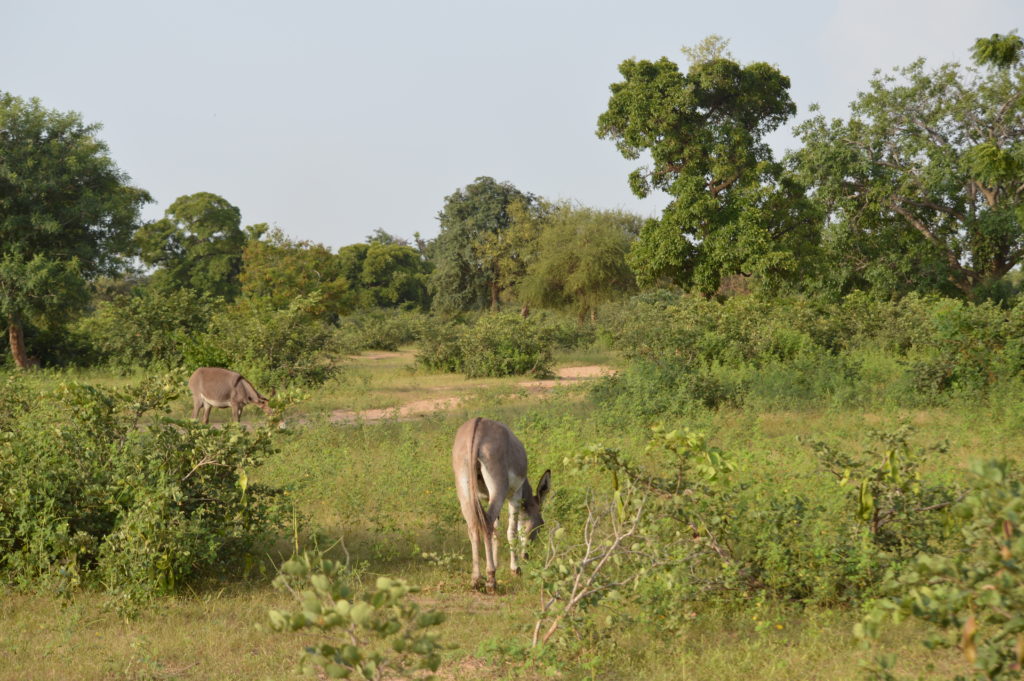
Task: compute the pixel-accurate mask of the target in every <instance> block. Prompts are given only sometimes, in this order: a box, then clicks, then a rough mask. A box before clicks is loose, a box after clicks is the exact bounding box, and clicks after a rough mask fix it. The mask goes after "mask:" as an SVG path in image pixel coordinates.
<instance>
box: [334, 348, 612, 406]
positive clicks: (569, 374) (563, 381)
mask: <svg viewBox="0 0 1024 681" xmlns="http://www.w3.org/2000/svg"><path fill="white" fill-rule="evenodd" d="M364 359H365V356H364ZM374 359H376V358H374ZM381 359H383V357H381ZM613 373H615V370H614V369H611V368H610V367H606V366H601V365H596V364H594V365H590V366H579V367H563V368H561V369H558V370H556V371H555V378H548V379H543V380H537V381H520V382H519V383H516V386H517V387H520V388H525V389H526V390H527V391H528V392H529V393H531V394H539V393H543V392H547V391H549V390H552V389H554V388H556V387H558V386H565V385H573V384H575V383H579V382H580V381H585V380H587V379H591V378H595V377H598V376H609V375H611V374H613ZM461 401H462V398H461V397H458V396H452V397H435V398H430V399H425V400H414V401H412V402H406V403H405V404H403V405H401V406H400V407H389V408H387V409H364V410H363V411H352V410H346V409H335V410H334V411H332V412H331V418H330V420H331V421H332V422H334V423H355V422H357V421H362V422H363V423H375V422H377V421H383V420H385V419H396V420H398V421H408V420H410V419H413V418H416V417H418V416H425V415H427V414H433V413H434V412H438V411H446V410H448V409H454V408H455V407H457V406H458V405H459V403H460V402H461Z"/></svg>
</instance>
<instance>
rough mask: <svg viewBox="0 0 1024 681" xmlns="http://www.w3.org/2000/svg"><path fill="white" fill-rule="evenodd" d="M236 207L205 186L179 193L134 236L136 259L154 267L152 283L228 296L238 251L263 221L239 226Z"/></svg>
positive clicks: (233, 289) (232, 292)
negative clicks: (247, 225)
mask: <svg viewBox="0 0 1024 681" xmlns="http://www.w3.org/2000/svg"><path fill="white" fill-rule="evenodd" d="M241 223H242V212H241V211H240V210H239V209H238V208H237V207H236V206H233V205H232V204H230V203H229V202H228V201H226V200H225V199H224V198H222V197H220V196H217V195H216V194H211V193H209V192H198V193H196V194H189V195H187V196H181V197H179V198H178V199H177V200H175V201H174V203H172V204H171V205H170V207H168V209H167V210H166V211H165V212H164V217H163V219H161V220H156V221H154V222H151V223H148V224H146V225H144V226H143V227H142V228H141V229H140V230H139V231H138V233H137V234H136V236H135V240H136V243H137V245H138V249H139V256H140V257H141V259H142V261H143V262H144V263H146V264H147V265H150V266H155V267H157V268H158V269H157V271H156V272H155V273H154V275H153V283H154V284H156V285H158V286H161V285H162V286H171V287H182V286H184V287H188V288H191V289H194V290H196V291H200V292H204V293H209V294H211V295H216V296H222V297H224V298H227V299H228V300H231V299H233V298H234V297H235V296H237V295H238V293H239V292H240V291H241V284H240V283H239V280H238V277H239V274H241V271H242V251H243V250H244V249H245V246H246V244H247V243H248V241H249V240H250V239H258V238H259V237H260V236H261V235H262V234H263V232H264V231H265V230H266V229H267V227H266V225H256V226H252V227H247V228H246V229H245V230H243V229H242V228H241Z"/></svg>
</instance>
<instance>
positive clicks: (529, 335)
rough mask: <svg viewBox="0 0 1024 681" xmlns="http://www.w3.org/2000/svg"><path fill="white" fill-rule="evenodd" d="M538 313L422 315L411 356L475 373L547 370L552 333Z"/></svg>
mask: <svg viewBox="0 0 1024 681" xmlns="http://www.w3.org/2000/svg"><path fill="white" fill-rule="evenodd" d="M544 319H545V318H544V317H543V316H534V317H522V316H521V315H518V314H515V313H511V312H499V313H489V314H483V315H480V316H479V317H478V318H477V319H476V320H475V322H473V323H472V324H464V323H462V322H460V321H458V320H449V319H443V318H438V317H427V318H425V319H424V320H423V321H422V323H421V324H420V327H419V330H418V340H417V343H416V347H417V353H416V360H417V362H419V363H420V364H422V365H423V366H425V367H427V368H429V369H434V370H437V371H449V372H463V373H465V374H466V376H467V377H468V378H475V377H479V376H518V375H523V374H533V375H535V376H549V375H551V365H552V363H553V361H554V360H553V359H552V356H551V347H552V344H553V339H554V337H555V335H556V334H555V333H553V332H552V330H551V328H550V327H545V322H544Z"/></svg>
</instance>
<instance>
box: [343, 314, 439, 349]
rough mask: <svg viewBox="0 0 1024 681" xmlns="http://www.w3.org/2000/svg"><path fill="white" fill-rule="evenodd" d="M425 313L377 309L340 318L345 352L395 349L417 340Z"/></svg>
mask: <svg viewBox="0 0 1024 681" xmlns="http://www.w3.org/2000/svg"><path fill="white" fill-rule="evenodd" d="M423 317H424V315H423V313H422V312H418V311H415V310H395V309H383V308H382V309H375V310H370V311H365V312H356V313H354V314H351V315H348V316H347V317H342V318H341V319H340V320H338V330H337V332H336V337H337V342H338V345H339V346H340V349H341V351H342V352H345V353H348V354H354V353H357V352H362V351H363V350H387V351H392V352H393V351H395V350H398V348H399V347H400V346H402V345H408V344H409V343H412V342H413V341H415V340H416V337H417V331H418V329H419V328H420V325H421V323H422V319H423Z"/></svg>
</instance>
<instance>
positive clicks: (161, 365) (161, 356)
mask: <svg viewBox="0 0 1024 681" xmlns="http://www.w3.org/2000/svg"><path fill="white" fill-rule="evenodd" d="M223 306H224V301H223V300H222V299H220V298H215V297H212V296H209V295H206V294H201V293H196V292H195V291H193V290H191V289H177V290H173V291H168V290H162V289H159V288H157V287H152V286H151V287H146V288H144V289H143V290H142V291H141V292H140V293H138V294H133V295H125V296H121V297H119V298H116V299H115V300H113V301H110V302H107V301H102V302H100V303H99V304H98V305H97V307H96V310H95V311H94V312H93V314H92V315H90V316H88V317H85V318H84V319H82V320H81V321H80V322H79V323H78V325H77V330H78V331H79V332H80V333H82V334H83V335H85V336H86V337H87V338H88V339H89V341H90V343H91V344H92V345H93V347H95V348H96V350H97V352H98V354H99V356H100V358H101V359H102V360H103V361H105V362H108V363H109V364H111V365H112V366H114V367H117V368H119V369H122V370H129V369H132V368H135V367H144V368H158V369H170V368H174V367H178V366H181V365H182V364H183V363H184V362H185V352H186V348H187V347H188V346H189V344H190V343H191V342H192V339H194V338H195V337H196V336H199V335H201V334H202V333H203V332H204V331H205V330H206V328H207V325H208V324H209V322H210V320H211V318H212V317H213V316H214V315H215V314H216V312H217V311H218V310H220V309H221V308H222V307H223Z"/></svg>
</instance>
